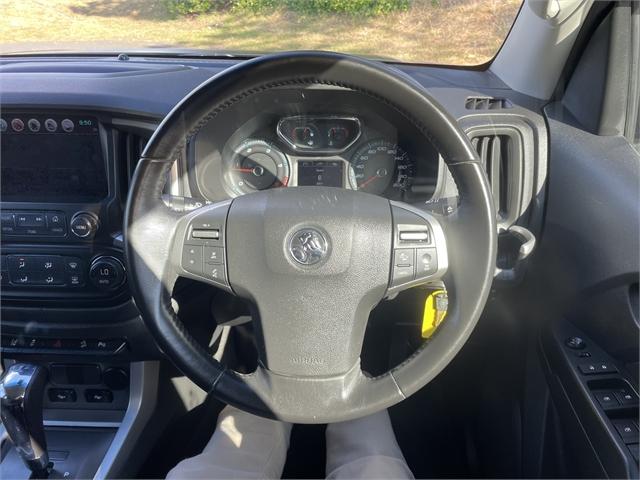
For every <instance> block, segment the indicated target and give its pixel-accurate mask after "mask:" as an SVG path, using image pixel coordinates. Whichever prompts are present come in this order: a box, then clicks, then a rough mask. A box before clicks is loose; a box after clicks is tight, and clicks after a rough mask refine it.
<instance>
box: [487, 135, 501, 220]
mask: <svg viewBox="0 0 640 480" xmlns="http://www.w3.org/2000/svg"><path fill="white" fill-rule="evenodd" d="M500 146H501V145H500V137H498V136H497V135H496V136H495V137H492V138H491V152H490V155H489V158H488V164H487V173H488V175H489V182H490V183H491V191H492V193H493V198H494V202H495V205H496V210H497V211H498V212H500V211H501V210H502V205H501V204H500V199H501V195H500V190H501V189H502V185H501V181H500V180H501V177H500V171H501V169H502V163H503V162H502V151H501V148H500Z"/></svg>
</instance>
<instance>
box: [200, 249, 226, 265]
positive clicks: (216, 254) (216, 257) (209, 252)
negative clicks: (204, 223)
mask: <svg viewBox="0 0 640 480" xmlns="http://www.w3.org/2000/svg"><path fill="white" fill-rule="evenodd" d="M223 260H224V249H223V248H222V247H204V261H205V263H214V264H221V263H222V262H223Z"/></svg>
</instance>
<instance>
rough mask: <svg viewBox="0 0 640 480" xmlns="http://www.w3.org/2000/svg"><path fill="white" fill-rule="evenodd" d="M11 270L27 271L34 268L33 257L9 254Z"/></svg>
mask: <svg viewBox="0 0 640 480" xmlns="http://www.w3.org/2000/svg"><path fill="white" fill-rule="evenodd" d="M8 262H9V270H10V271H12V272H13V271H15V272H20V271H22V272H27V271H31V270H33V268H32V264H33V257H30V256H29V255H9V260H8Z"/></svg>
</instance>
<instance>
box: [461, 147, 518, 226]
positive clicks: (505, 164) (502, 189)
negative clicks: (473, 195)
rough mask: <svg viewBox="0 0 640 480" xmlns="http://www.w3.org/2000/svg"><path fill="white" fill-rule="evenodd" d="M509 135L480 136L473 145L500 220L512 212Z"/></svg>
mask: <svg viewBox="0 0 640 480" xmlns="http://www.w3.org/2000/svg"><path fill="white" fill-rule="evenodd" d="M511 142H512V139H511V137H510V136H509V135H503V134H490V135H478V136H475V137H473V138H472V139H471V145H472V146H473V147H474V148H475V149H476V151H477V152H478V156H479V157H480V160H481V161H482V166H483V167H484V169H485V171H486V173H487V180H488V181H489V184H490V186H491V193H492V195H493V199H494V205H495V209H496V214H497V217H498V219H502V218H507V217H508V216H509V214H510V212H511V209H512V207H513V206H512V205H511V204H510V201H511V200H510V199H511V188H512V186H511V178H510V175H511V166H510V162H511V161H512V159H511V153H512V152H511V148H512V145H511Z"/></svg>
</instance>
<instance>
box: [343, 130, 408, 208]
mask: <svg viewBox="0 0 640 480" xmlns="http://www.w3.org/2000/svg"><path fill="white" fill-rule="evenodd" d="M349 176H350V181H351V186H352V187H353V188H354V189H356V190H363V191H365V192H368V193H373V194H376V195H380V194H382V193H384V192H386V191H387V190H388V189H390V188H393V189H396V190H406V189H407V188H408V186H409V184H410V182H411V178H412V176H413V166H412V164H411V160H410V159H409V155H407V153H406V152H405V151H404V150H402V149H401V148H400V147H399V146H398V145H397V144H395V143H391V142H387V141H386V140H372V141H370V142H367V143H366V144H365V145H363V146H362V147H361V148H359V149H358V150H357V151H356V153H355V154H354V155H353V158H352V159H351V172H350V175H349Z"/></svg>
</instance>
